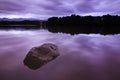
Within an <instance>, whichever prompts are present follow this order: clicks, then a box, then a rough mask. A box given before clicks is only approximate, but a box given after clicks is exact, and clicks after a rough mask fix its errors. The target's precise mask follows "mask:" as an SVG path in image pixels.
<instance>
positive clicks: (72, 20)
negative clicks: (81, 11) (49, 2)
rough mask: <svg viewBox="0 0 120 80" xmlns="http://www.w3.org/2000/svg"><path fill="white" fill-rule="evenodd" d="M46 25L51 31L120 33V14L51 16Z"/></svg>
mask: <svg viewBox="0 0 120 80" xmlns="http://www.w3.org/2000/svg"><path fill="white" fill-rule="evenodd" d="M46 25H47V29H48V30H49V31H51V32H63V33H71V34H78V33H87V34H89V33H100V34H118V33H120V16H118V15H109V14H107V15H103V16H79V15H75V14H73V15H71V16H64V17H51V18H49V19H48V21H47V23H46Z"/></svg>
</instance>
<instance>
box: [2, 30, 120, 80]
mask: <svg viewBox="0 0 120 80" xmlns="http://www.w3.org/2000/svg"><path fill="white" fill-rule="evenodd" d="M44 43H53V44H56V45H57V46H58V48H59V52H60V56H59V57H58V58H56V59H55V60H53V61H51V62H49V63H47V64H46V65H44V66H43V67H41V68H39V69H37V70H31V69H29V68H28V67H26V66H25V65H24V64H23V60H24V58H25V56H26V54H27V53H28V51H29V50H30V49H31V48H32V47H35V46H40V45H42V44H44ZM119 75H120V34H116V35H105V36H104V35H100V34H77V35H70V34H65V33H51V32H49V31H47V30H0V80H120V76H119Z"/></svg>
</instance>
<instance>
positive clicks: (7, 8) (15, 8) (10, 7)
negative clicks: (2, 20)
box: [0, 1, 24, 13]
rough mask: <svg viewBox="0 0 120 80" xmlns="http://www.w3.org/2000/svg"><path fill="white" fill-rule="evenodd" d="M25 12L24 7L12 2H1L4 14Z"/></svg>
mask: <svg viewBox="0 0 120 80" xmlns="http://www.w3.org/2000/svg"><path fill="white" fill-rule="evenodd" d="M23 10H24V6H23V5H19V4H16V3H13V2H10V1H0V11H1V12H2V11H3V13H4V12H21V11H23Z"/></svg>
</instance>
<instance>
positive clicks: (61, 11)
mask: <svg viewBox="0 0 120 80" xmlns="http://www.w3.org/2000/svg"><path fill="white" fill-rule="evenodd" d="M119 7H120V0H0V17H7V18H40V19H46V18H48V17H51V16H65V15H71V14H79V15H103V14H115V15H119V14H120V9H119Z"/></svg>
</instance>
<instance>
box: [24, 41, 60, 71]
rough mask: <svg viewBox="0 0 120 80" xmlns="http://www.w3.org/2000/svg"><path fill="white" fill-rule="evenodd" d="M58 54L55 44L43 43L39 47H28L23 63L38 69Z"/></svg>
mask: <svg viewBox="0 0 120 80" xmlns="http://www.w3.org/2000/svg"><path fill="white" fill-rule="evenodd" d="M58 56H59V51H58V47H57V46H56V45H55V44H51V43H45V44H43V45H41V46H39V47H33V48H32V49H30V51H29V52H28V54H27V55H26V57H25V59H24V61H23V62H24V65H26V66H27V67H29V68H30V69H34V70H35V69H38V68H40V67H42V66H43V65H45V64H46V63H48V62H50V61H52V60H54V59H55V58H57V57H58Z"/></svg>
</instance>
